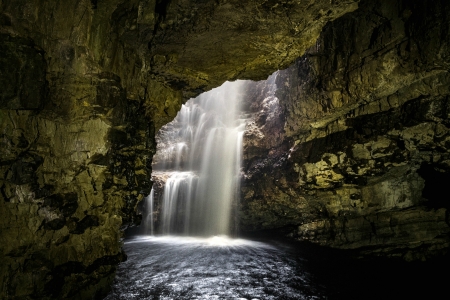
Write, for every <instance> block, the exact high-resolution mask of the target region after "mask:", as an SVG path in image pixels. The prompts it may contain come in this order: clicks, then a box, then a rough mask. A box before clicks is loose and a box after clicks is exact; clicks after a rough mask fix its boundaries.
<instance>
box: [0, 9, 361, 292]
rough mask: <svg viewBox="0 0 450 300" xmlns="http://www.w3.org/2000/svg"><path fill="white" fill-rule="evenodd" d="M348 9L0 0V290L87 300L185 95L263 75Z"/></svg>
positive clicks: (110, 270) (145, 187)
mask: <svg viewBox="0 0 450 300" xmlns="http://www.w3.org/2000/svg"><path fill="white" fill-rule="evenodd" d="M356 8H357V1H356V0H340V1H332V2H331V3H330V1H325V0H321V1H310V2H304V1H301V2H299V1H285V2H283V3H280V2H279V1H265V0H250V1H245V2H244V3H242V1H237V0H236V1H234V0H233V1H222V0H221V1H189V0H174V1H160V0H142V1H138V0H131V1H121V0H112V1H97V0H95V1H94V0H91V1H87V0H68V1H42V0H14V1H12V0H3V1H1V2H0V50H1V56H0V84H1V88H0V91H1V92H0V143H1V147H0V152H1V156H0V232H1V234H0V245H1V247H0V249H1V250H0V260H1V261H2V267H1V269H0V286H1V292H0V298H2V299H3V298H6V299H29V298H34V299H91V298H95V297H97V298H99V297H101V296H102V295H103V294H104V292H105V291H106V290H107V289H108V286H109V283H110V282H111V280H112V278H113V276H114V270H115V265H116V264H117V263H118V262H120V261H122V260H123V259H124V254H123V253H122V251H121V242H120V239H121V236H122V234H121V231H120V229H121V228H122V229H123V228H125V227H126V226H129V225H130V224H133V223H139V221H140V216H139V215H138V214H137V212H136V205H137V203H139V201H140V200H142V199H143V198H144V197H145V196H146V195H147V194H148V193H149V191H150V188H151V181H150V174H151V161H152V156H153V154H154V151H155V142H154V135H155V131H156V130H157V129H159V128H160V127H161V126H162V125H163V124H166V123H167V122H168V121H170V120H172V119H173V118H174V117H175V115H176V112H177V111H178V110H179V108H180V106H181V104H182V103H183V101H184V100H186V99H187V98H189V97H191V96H194V95H197V94H198V93H200V92H202V91H204V90H208V89H210V88H212V87H214V86H218V85H219V84H220V83H222V82H223V81H225V80H227V79H235V78H253V79H258V78H262V77H265V76H267V74H269V73H271V72H273V71H275V70H276V69H277V68H285V67H287V66H288V65H290V64H291V63H292V62H293V61H294V59H295V58H297V57H298V56H300V55H302V54H303V52H304V51H305V49H307V48H309V47H310V46H312V45H313V44H314V43H315V40H316V39H317V37H318V36H319V34H320V31H321V29H322V28H323V26H324V25H325V24H326V23H327V22H328V21H332V20H334V19H336V18H338V17H340V16H342V15H344V14H345V13H346V12H349V11H353V10H355V9H356Z"/></svg>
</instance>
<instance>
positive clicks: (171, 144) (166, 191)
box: [145, 81, 245, 236]
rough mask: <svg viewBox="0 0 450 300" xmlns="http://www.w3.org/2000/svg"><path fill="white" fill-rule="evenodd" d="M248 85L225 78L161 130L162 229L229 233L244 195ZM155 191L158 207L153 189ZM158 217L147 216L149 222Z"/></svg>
mask: <svg viewBox="0 0 450 300" xmlns="http://www.w3.org/2000/svg"><path fill="white" fill-rule="evenodd" d="M244 84H245V81H236V82H226V83H224V84H223V85H222V86H221V87H218V88H216V89H213V90H211V91H209V92H207V93H203V94H201V95H200V96H199V97H197V98H195V99H190V100H189V101H188V102H187V103H186V104H185V105H183V106H182V108H181V110H180V112H179V113H178V115H177V116H176V118H175V119H174V121H173V122H171V123H169V124H168V125H166V126H164V127H163V128H162V129H161V131H160V133H159V137H158V138H159V140H158V151H157V153H156V155H155V164H154V166H153V167H154V170H155V173H154V174H159V175H154V177H155V176H160V177H161V178H165V184H164V188H163V191H162V195H159V197H160V198H159V199H160V202H161V204H160V210H161V211H160V213H159V216H160V218H161V219H160V223H159V232H160V233H162V234H183V235H197V236H211V235H229V234H230V232H231V227H232V226H233V224H231V222H230V219H231V214H232V207H236V201H237V200H238V195H239V181H240V176H239V175H240V167H241V160H242V141H243V134H244V129H245V119H243V118H242V116H241V107H240V106H241V103H242V99H241V97H242V92H241V90H242V87H243V85H244ZM152 195H153V196H152V197H151V198H152V200H151V201H152V204H151V206H152V208H153V205H154V204H153V201H155V200H154V191H153V190H152ZM147 215H148V212H147ZM151 215H152V216H153V212H152V214H151ZM153 221H154V220H153V217H152V218H149V217H147V218H145V222H147V223H148V222H153ZM147 227H148V225H147ZM147 233H149V232H148V231H147Z"/></svg>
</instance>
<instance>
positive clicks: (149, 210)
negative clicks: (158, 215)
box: [142, 189, 155, 235]
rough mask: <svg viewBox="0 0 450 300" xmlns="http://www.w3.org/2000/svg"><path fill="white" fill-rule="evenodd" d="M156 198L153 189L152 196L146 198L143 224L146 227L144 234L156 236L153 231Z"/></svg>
mask: <svg viewBox="0 0 450 300" xmlns="http://www.w3.org/2000/svg"><path fill="white" fill-rule="evenodd" d="M154 198H155V191H154V190H153V189H152V191H151V192H150V195H148V196H147V198H145V202H144V212H145V213H144V217H143V220H142V224H143V225H144V232H145V233H147V234H150V235H153V234H154V229H153V223H154V222H153V202H154Z"/></svg>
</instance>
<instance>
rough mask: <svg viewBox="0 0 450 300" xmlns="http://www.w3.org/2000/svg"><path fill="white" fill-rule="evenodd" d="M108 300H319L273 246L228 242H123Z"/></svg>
mask: <svg viewBox="0 0 450 300" xmlns="http://www.w3.org/2000/svg"><path fill="white" fill-rule="evenodd" d="M124 249H125V251H126V253H127V255H128V260H127V261H126V262H124V263H122V264H121V265H120V266H119V267H118V271H117V275H116V279H115V283H114V285H113V287H112V291H111V293H110V294H109V295H108V296H107V297H106V298H105V299H107V300H112V299H323V298H324V297H322V296H321V291H320V288H317V287H314V286H313V285H311V276H310V274H309V273H308V272H307V271H305V270H302V265H301V262H300V261H298V260H295V259H292V258H290V257H289V255H287V254H286V252H285V250H282V249H279V248H276V247H274V246H272V245H269V244H266V243H262V242H256V241H250V240H245V239H231V238H228V237H226V236H215V237H211V238H195V237H176V236H164V237H155V236H141V237H136V238H133V239H131V240H127V241H126V242H125V244H124Z"/></svg>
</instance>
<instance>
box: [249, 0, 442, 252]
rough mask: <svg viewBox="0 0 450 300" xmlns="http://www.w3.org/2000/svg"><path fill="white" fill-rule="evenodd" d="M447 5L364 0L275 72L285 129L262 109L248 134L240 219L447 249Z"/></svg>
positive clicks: (309, 236)
mask: <svg viewBox="0 0 450 300" xmlns="http://www.w3.org/2000/svg"><path fill="white" fill-rule="evenodd" d="M449 15H450V5H449V4H448V3H446V2H443V1H438V2H433V3H429V2H425V1H408V3H406V2H404V1H403V2H402V1H384V0H383V1H361V3H360V8H359V9H358V10H357V11H355V12H353V13H349V14H347V15H345V16H344V17H342V18H339V19H338V20H335V21H334V22H331V23H329V24H328V25H327V26H325V28H324V30H323V32H322V33H321V36H320V37H319V39H318V40H317V43H316V45H315V46H313V47H311V48H310V49H309V50H308V51H307V53H306V54H305V55H304V56H302V57H300V58H299V59H298V60H297V61H296V63H295V64H294V65H293V66H291V67H290V68H288V69H287V70H284V71H280V72H279V73H278V75H277V78H276V83H277V87H278V91H277V94H276V96H277V97H278V99H279V103H280V104H279V106H278V107H277V108H276V109H277V110H279V111H280V112H281V113H280V114H278V116H279V118H280V119H279V120H278V121H276V122H274V121H271V123H277V122H278V123H280V122H284V132H283V133H281V132H280V133H275V134H274V135H271V133H274V131H273V130H270V132H269V133H268V134H266V133H263V134H261V133H262V132H263V130H264V126H266V125H265V124H264V122H259V123H258V120H261V119H264V118H265V116H267V117H268V118H269V119H270V114H268V113H264V111H261V112H260V114H263V115H264V116H258V115H257V116H256V117H255V120H256V121H255V124H256V125H254V126H255V128H256V129H255V128H253V129H252V131H250V132H253V133H251V134H249V135H247V142H246V144H247V145H249V146H248V150H247V151H248V154H247V163H246V170H245V172H246V177H245V179H244V182H245V184H244V188H243V190H242V194H243V200H242V203H241V206H242V218H241V219H242V225H241V228H242V229H245V230H264V229H276V230H279V231H282V232H284V233H285V234H287V235H290V236H292V237H294V238H296V239H298V240H307V241H311V242H314V243H318V244H321V245H327V246H332V247H337V248H344V249H359V250H360V253H361V254H363V255H382V256H392V257H402V258H404V259H406V260H414V259H426V258H428V257H431V256H434V255H438V254H445V253H447V251H448V247H449V243H450V235H449V233H450V228H449V226H450V223H449V210H448V209H449V203H450V202H449V201H448V196H447V193H446V184H447V183H448V182H449V179H450V177H449V171H450V163H449V162H450V119H449V118H450V115H449V112H450V110H449V108H450V107H449V105H450V104H449V94H450V89H449V86H450V76H449V73H448V66H449V63H450V60H449V58H450V47H449V44H448V41H449V40H450V36H449V28H450V22H449V18H448V16H449ZM265 97H266V95H264V96H262V97H259V100H258V101H259V103H262V104H261V105H263V106H264V102H265V101H266V100H263V99H264V98H265ZM254 105H256V104H254ZM252 126H253V125H252ZM255 132H259V133H260V136H258V134H256V133H255ZM267 137H269V139H270V138H272V139H273V140H274V141H275V140H278V143H273V144H270V143H265V144H264V143H261V142H259V141H260V140H262V139H264V138H265V139H266V140H267ZM253 145H256V146H253ZM251 147H253V148H251Z"/></svg>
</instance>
